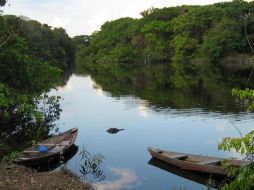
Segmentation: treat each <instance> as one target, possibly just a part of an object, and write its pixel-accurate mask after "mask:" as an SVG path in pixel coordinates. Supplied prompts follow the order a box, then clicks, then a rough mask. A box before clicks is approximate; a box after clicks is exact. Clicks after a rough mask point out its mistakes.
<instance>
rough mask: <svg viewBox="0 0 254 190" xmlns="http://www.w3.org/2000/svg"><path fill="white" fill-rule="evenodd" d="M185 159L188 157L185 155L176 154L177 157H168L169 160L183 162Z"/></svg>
mask: <svg viewBox="0 0 254 190" xmlns="http://www.w3.org/2000/svg"><path fill="white" fill-rule="evenodd" d="M187 157H188V155H186V154H177V155H173V156H170V158H171V159H178V160H183V159H185V158H187Z"/></svg>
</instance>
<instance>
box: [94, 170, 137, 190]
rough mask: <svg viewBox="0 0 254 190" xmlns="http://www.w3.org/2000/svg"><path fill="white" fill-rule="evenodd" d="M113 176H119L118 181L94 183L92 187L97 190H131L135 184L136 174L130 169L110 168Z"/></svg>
mask: <svg viewBox="0 0 254 190" xmlns="http://www.w3.org/2000/svg"><path fill="white" fill-rule="evenodd" d="M110 172H112V173H113V174H114V175H115V176H119V178H118V179H116V180H113V181H105V182H103V183H95V184H94V186H95V188H96V189H98V190H120V189H124V188H131V187H133V186H134V185H136V184H137V181H138V177H137V175H136V173H135V172H134V171H132V170H130V169H121V168H111V169H110Z"/></svg>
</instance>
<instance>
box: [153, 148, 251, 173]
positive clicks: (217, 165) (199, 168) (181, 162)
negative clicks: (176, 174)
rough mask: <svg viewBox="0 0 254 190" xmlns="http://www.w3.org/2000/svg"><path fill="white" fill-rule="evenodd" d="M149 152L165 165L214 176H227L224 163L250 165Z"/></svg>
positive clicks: (185, 155) (206, 157) (176, 153)
mask: <svg viewBox="0 0 254 190" xmlns="http://www.w3.org/2000/svg"><path fill="white" fill-rule="evenodd" d="M148 151H149V152H150V154H151V155H152V157H153V158H157V159H158V160H161V161H163V162H165V163H168V164H170V165H173V166H176V167H179V168H181V169H184V170H189V171H195V172H202V173H207V174H213V175H227V172H226V171H225V170H224V168H223V167H222V165H221V164H222V161H225V160H229V161H230V162H231V163H232V164H233V165H234V166H239V167H242V166H244V165H245V164H248V163H249V162H247V161H241V160H233V159H225V158H217V157H209V156H199V155H192V154H185V153H179V152H171V151H166V150H160V149H154V148H151V147H150V148H148Z"/></svg>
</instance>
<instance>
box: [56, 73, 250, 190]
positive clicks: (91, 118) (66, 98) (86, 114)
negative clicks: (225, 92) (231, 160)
mask: <svg viewBox="0 0 254 190" xmlns="http://www.w3.org/2000/svg"><path fill="white" fill-rule="evenodd" d="M95 86H97V87H96V88H95ZM52 93H57V94H58V95H60V96H62V98H63V100H62V102H61V107H62V109H63V112H62V115H61V119H60V121H59V122H58V123H59V129H60V131H65V130H67V129H70V128H73V127H77V128H78V129H79V134H78V138H77V141H76V145H78V146H79V150H82V149H86V150H87V151H88V152H89V153H90V154H91V156H92V155H96V154H98V153H99V154H101V155H103V156H104V159H103V161H102V163H101V164H100V166H99V168H100V170H101V172H103V173H104V175H105V179H104V180H102V181H100V182H99V178H96V177H95V176H93V175H91V174H90V175H89V174H88V175H87V176H86V177H85V179H86V180H88V181H90V182H92V183H94V185H95V186H96V187H97V189H103V190H118V189H119V190H120V189H135V190H141V189H142V190H144V189H146V190H148V189H151V190H154V189H168V190H170V189H180V188H184V187H185V188H186V189H188V190H199V189H206V187H205V186H204V185H201V184H199V183H196V182H193V181H191V180H188V179H185V178H183V177H179V176H177V175H174V174H172V173H169V172H167V171H164V170H162V169H159V168H157V167H155V166H152V165H150V164H148V162H149V160H150V158H151V156H150V155H149V153H148V151H147V147H149V146H152V147H158V148H161V149H168V150H174V151H178V152H187V153H193V154H201V155H210V156H222V157H224V156H233V157H238V158H239V155H237V154H236V153H234V152H232V153H225V152H219V151H218V150H217V144H218V142H220V140H221V138H222V137H225V136H239V134H238V133H237V130H236V129H235V128H234V127H233V125H232V123H234V124H235V125H236V126H237V127H238V128H239V129H240V130H241V132H242V133H243V134H245V133H247V132H248V131H250V130H251V129H254V126H253V121H254V120H253V119H254V118H253V116H252V114H246V113H237V114H236V113H230V112H228V113H223V112H219V111H218V112H209V111H205V110H207V109H206V108H190V109H184V110H177V109H170V108H161V109H160V111H158V110H156V111H154V110H153V109H152V108H151V107H149V102H147V101H145V100H141V99H137V98H134V97H131V96H124V97H120V98H114V97H111V96H110V93H108V92H104V91H102V90H101V88H98V85H95V83H94V81H92V80H91V78H90V77H89V76H87V77H82V76H76V75H72V76H71V78H70V79H69V81H68V82H67V85H66V86H64V87H61V88H59V89H58V91H57V92H52ZM111 127H116V128H123V129H125V130H124V131H121V132H119V133H117V134H114V135H112V134H109V133H107V132H106V130H107V129H108V128H111ZM81 165H84V164H83V161H82V160H81V155H80V154H76V156H75V157H74V158H73V159H72V160H70V161H69V162H68V163H67V168H69V169H70V170H72V171H73V172H75V173H76V174H77V175H79V176H82V177H83V178H84V176H83V174H82V173H81V172H80V170H82V169H81Z"/></svg>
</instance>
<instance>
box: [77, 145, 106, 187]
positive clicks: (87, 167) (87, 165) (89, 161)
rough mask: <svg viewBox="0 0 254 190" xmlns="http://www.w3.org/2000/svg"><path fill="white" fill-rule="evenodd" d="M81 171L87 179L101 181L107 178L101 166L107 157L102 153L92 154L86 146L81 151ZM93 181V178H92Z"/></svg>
mask: <svg viewBox="0 0 254 190" xmlns="http://www.w3.org/2000/svg"><path fill="white" fill-rule="evenodd" d="M80 155H81V159H80V166H81V168H80V172H81V173H82V175H83V177H84V179H85V180H87V179H89V178H93V179H95V180H98V181H99V182H100V181H102V180H104V179H105V178H106V176H105V174H104V172H103V170H102V169H101V168H100V165H101V163H102V162H103V160H104V159H105V157H104V156H103V155H101V154H99V153H98V154H95V155H92V154H91V153H90V152H88V151H87V150H86V149H85V148H84V147H83V149H82V150H81V151H80ZM91 181H92V180H91Z"/></svg>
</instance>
